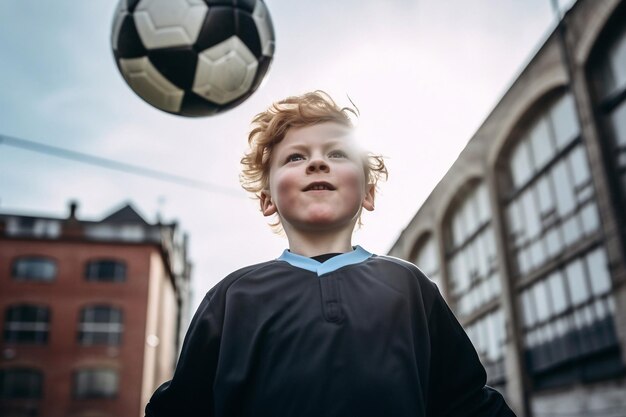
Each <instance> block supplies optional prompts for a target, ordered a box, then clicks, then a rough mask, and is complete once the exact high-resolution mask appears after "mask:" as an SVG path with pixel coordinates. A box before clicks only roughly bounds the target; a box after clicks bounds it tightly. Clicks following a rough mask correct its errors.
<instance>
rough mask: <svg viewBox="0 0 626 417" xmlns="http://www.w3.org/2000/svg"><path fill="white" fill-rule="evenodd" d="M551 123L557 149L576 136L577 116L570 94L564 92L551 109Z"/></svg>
mask: <svg viewBox="0 0 626 417" xmlns="http://www.w3.org/2000/svg"><path fill="white" fill-rule="evenodd" d="M552 123H553V126H554V131H555V134H556V142H557V147H558V148H559V149H563V148H564V147H565V145H567V144H568V143H570V142H571V141H572V140H573V139H574V138H576V137H577V136H578V117H577V116H576V107H575V106H574V101H573V100H572V96H571V95H569V94H565V95H564V96H563V97H561V99H559V101H558V102H557V103H556V105H555V106H554V108H553V109H552Z"/></svg>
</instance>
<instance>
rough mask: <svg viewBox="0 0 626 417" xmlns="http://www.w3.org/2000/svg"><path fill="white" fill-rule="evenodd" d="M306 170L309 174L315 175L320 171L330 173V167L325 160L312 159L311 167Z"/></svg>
mask: <svg viewBox="0 0 626 417" xmlns="http://www.w3.org/2000/svg"><path fill="white" fill-rule="evenodd" d="M306 170H307V172H308V173H314V172H318V171H321V172H328V170H329V167H328V164H327V163H326V161H324V160H323V159H318V158H315V159H311V161H310V162H309V165H308V166H307V167H306Z"/></svg>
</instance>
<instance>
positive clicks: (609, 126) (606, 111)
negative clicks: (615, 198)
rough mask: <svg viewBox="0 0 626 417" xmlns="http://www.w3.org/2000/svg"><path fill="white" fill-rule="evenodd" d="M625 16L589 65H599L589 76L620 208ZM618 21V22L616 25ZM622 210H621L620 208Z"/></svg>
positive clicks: (625, 148)
mask: <svg viewBox="0 0 626 417" xmlns="http://www.w3.org/2000/svg"><path fill="white" fill-rule="evenodd" d="M623 16H624V13H623V12H621V16H619V17H617V18H616V19H615V20H614V22H613V25H615V29H616V30H612V33H611V32H607V33H609V37H608V38H605V39H601V40H599V41H598V45H599V46H600V48H601V50H599V51H598V52H599V53H596V56H595V57H594V59H593V60H591V59H590V62H598V65H596V66H595V68H593V72H592V76H593V78H594V81H595V84H596V101H597V109H598V113H599V114H601V119H600V121H601V122H602V125H603V126H602V127H603V130H604V132H603V133H605V134H603V135H601V138H602V139H603V140H605V141H606V142H605V143H604V146H605V148H606V150H607V155H609V161H608V164H607V165H608V167H609V169H610V170H611V171H613V172H610V173H609V175H610V176H611V177H613V178H615V181H616V184H615V185H616V189H620V188H621V193H622V196H621V199H622V205H626V30H625V29H624V26H623V24H622V23H621V21H623ZM618 21H619V22H618ZM622 209H623V208H622Z"/></svg>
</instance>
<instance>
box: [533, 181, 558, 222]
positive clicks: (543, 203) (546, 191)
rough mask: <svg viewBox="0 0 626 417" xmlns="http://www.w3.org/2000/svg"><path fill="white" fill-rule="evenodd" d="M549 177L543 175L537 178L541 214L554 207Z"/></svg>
mask: <svg viewBox="0 0 626 417" xmlns="http://www.w3.org/2000/svg"><path fill="white" fill-rule="evenodd" d="M549 178H550V177H546V176H545V175H544V176H541V177H540V178H539V179H538V180H537V185H536V189H537V197H538V200H539V211H540V213H541V214H545V213H547V212H550V211H551V210H553V209H554V197H553V196H552V190H551V189H550V183H549Z"/></svg>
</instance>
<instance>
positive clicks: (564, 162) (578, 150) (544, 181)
mask: <svg viewBox="0 0 626 417" xmlns="http://www.w3.org/2000/svg"><path fill="white" fill-rule="evenodd" d="M575 110H576V109H575V107H574V102H573V100H572V98H571V96H570V95H569V94H563V95H562V96H561V97H560V98H558V99H557V100H555V101H553V102H552V103H551V104H550V105H549V106H548V107H547V108H546V109H545V110H544V112H543V114H541V115H540V116H539V117H537V118H535V120H534V121H532V123H529V124H528V128H527V130H526V131H525V132H523V133H522V135H521V136H520V138H519V140H518V142H517V144H516V145H515V147H514V149H513V150H512V152H511V154H510V156H509V162H508V164H506V165H507V166H509V167H510V168H509V179H510V180H509V184H508V185H507V188H506V189H505V190H503V191H504V192H503V195H508V197H507V198H506V200H507V201H506V203H505V205H506V214H507V216H506V219H505V220H506V227H507V230H508V237H509V242H510V248H511V250H512V252H513V253H512V254H511V258H513V259H516V261H517V262H516V265H515V267H514V273H515V274H516V275H517V276H525V275H528V274H529V273H531V272H532V271H534V270H536V269H538V268H540V267H541V266H542V265H544V264H545V263H546V262H548V261H550V260H551V259H553V258H554V257H555V256H556V255H558V254H560V253H562V252H563V250H564V249H565V248H567V247H569V246H571V245H573V244H575V243H576V242H578V241H580V239H581V238H584V237H585V236H589V235H593V234H595V233H597V232H598V230H599V227H600V221H599V217H598V211H597V207H596V202H595V199H594V194H595V191H594V189H593V183H592V179H591V172H590V171H591V170H590V168H589V162H588V160H587V153H586V150H585V148H584V145H583V143H582V141H581V139H580V135H579V128H578V122H577V121H576V111H575Z"/></svg>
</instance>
